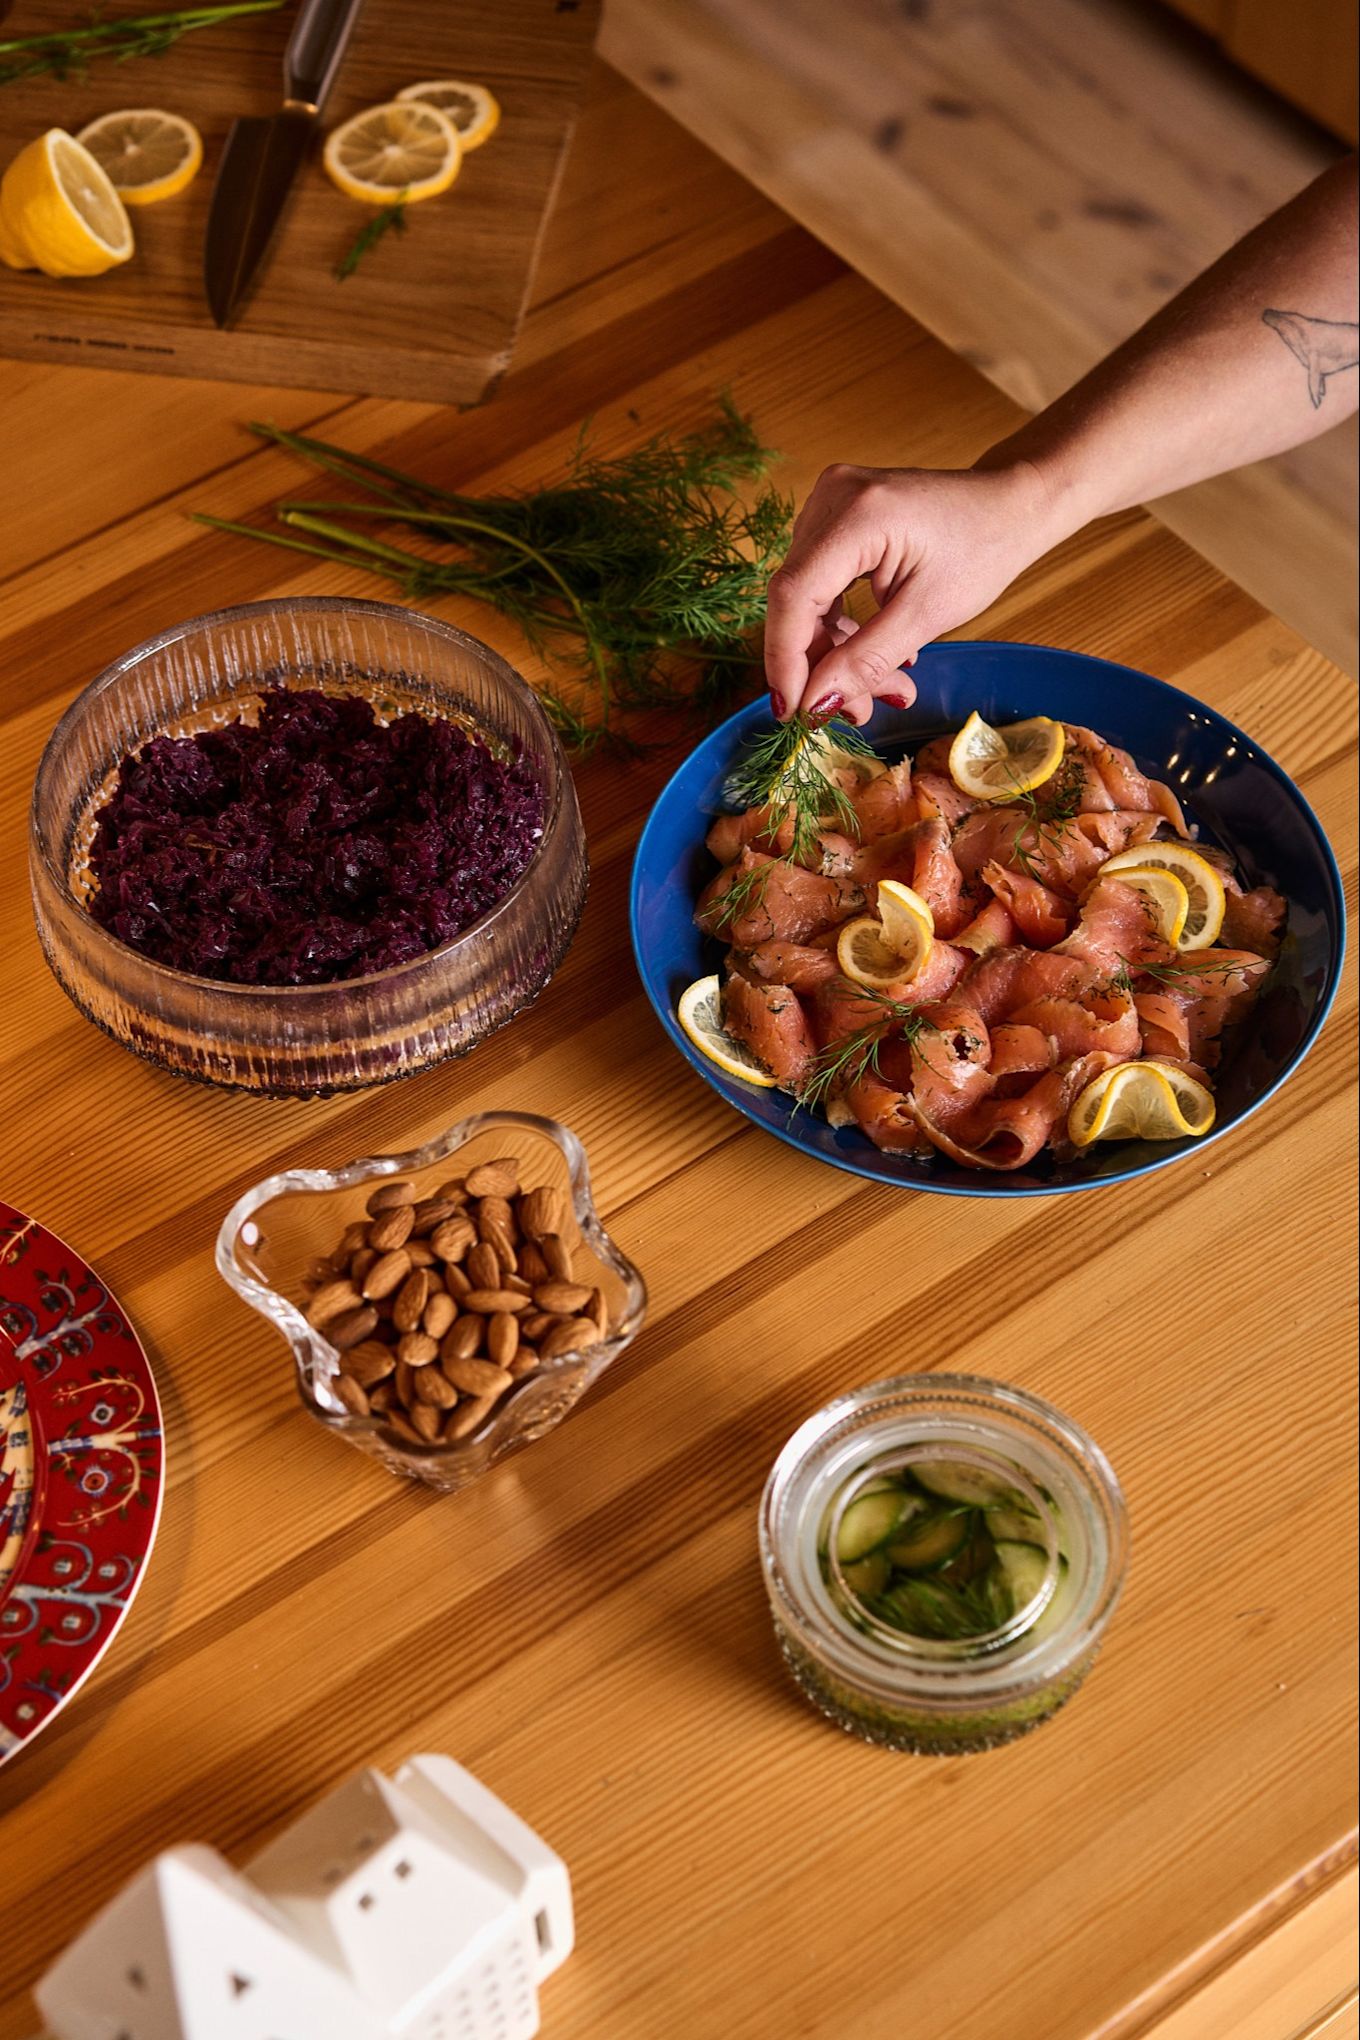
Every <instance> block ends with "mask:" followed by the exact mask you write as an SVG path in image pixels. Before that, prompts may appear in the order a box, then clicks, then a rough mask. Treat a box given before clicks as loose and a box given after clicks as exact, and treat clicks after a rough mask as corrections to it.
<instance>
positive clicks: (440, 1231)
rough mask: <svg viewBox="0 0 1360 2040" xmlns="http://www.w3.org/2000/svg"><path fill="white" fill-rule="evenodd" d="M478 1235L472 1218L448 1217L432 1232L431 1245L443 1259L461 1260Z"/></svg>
mask: <svg viewBox="0 0 1360 2040" xmlns="http://www.w3.org/2000/svg"><path fill="white" fill-rule="evenodd" d="M476 1237H477V1228H476V1226H475V1225H474V1224H473V1223H472V1220H471V1219H470V1218H466V1217H463V1216H461V1215H460V1216H459V1217H457V1218H446V1219H445V1220H444V1223H443V1225H439V1226H436V1227H435V1229H434V1231H433V1232H432V1233H431V1234H430V1245H431V1246H432V1247H433V1249H434V1251H435V1253H436V1254H438V1256H439V1258H440V1260H441V1261H461V1260H462V1258H463V1256H464V1254H465V1253H466V1252H467V1250H468V1248H469V1247H470V1246H471V1245H472V1244H473V1242H474V1241H475V1239H476Z"/></svg>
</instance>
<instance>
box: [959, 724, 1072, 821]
mask: <svg viewBox="0 0 1360 2040" xmlns="http://www.w3.org/2000/svg"><path fill="white" fill-rule="evenodd" d="M1066 744H1067V735H1066V732H1065V731H1064V729H1063V726H1062V724H1061V723H1060V722H1054V720H1053V718H1052V716H1048V715H1034V716H1030V718H1029V719H1028V721H1026V722H1018V723H1008V724H1007V725H1006V727H1005V728H1004V729H993V728H992V726H991V724H990V723H985V722H984V721H983V720H982V717H981V716H980V715H979V714H978V713H977V710H976V709H974V711H973V713H972V715H970V716H969V718H968V720H967V722H966V723H965V724H964V726H963V728H962V729H961V730H960V731H959V733H958V735H957V736H956V737H955V739H954V741H953V743H952V744H951V745H950V746H949V776H950V778H951V779H952V780H953V782H954V784H955V786H957V787H958V788H959V789H960V791H961V792H963V793H966V794H967V795H968V796H969V798H970V799H972V800H997V801H1005V800H1014V799H1015V797H1016V795H1017V794H1021V793H1032V792H1033V790H1034V788H1035V787H1036V786H1042V785H1043V783H1044V781H1045V780H1046V779H1051V778H1052V777H1053V774H1054V773H1055V772H1056V771H1057V769H1058V767H1059V765H1061V763H1062V755H1063V751H1064V749H1065V748H1066Z"/></svg>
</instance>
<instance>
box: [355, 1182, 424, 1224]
mask: <svg viewBox="0 0 1360 2040" xmlns="http://www.w3.org/2000/svg"><path fill="white" fill-rule="evenodd" d="M415 1201H416V1186H415V1184H414V1183H383V1184H382V1185H381V1186H380V1187H379V1188H378V1189H377V1190H375V1191H374V1192H373V1195H372V1196H371V1197H370V1198H369V1200H368V1202H367V1204H366V1205H365V1206H364V1210H365V1211H366V1212H367V1213H368V1215H369V1217H370V1218H376V1217H377V1216H378V1214H379V1212H381V1211H392V1210H393V1209H395V1208H396V1207H397V1206H399V1205H402V1204H414V1203H415Z"/></svg>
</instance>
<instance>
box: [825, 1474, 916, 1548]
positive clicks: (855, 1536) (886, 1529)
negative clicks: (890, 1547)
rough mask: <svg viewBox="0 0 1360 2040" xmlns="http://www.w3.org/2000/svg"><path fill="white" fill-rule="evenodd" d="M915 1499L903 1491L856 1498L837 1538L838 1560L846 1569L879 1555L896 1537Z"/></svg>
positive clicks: (892, 1489) (882, 1491) (888, 1490)
mask: <svg viewBox="0 0 1360 2040" xmlns="http://www.w3.org/2000/svg"><path fill="white" fill-rule="evenodd" d="M911 1503H912V1497H911V1496H910V1495H908V1494H906V1493H905V1492H904V1491H903V1490H902V1489H901V1488H881V1489H879V1491H878V1492H877V1493H876V1494H870V1495H856V1497H855V1499H854V1501H853V1502H851V1504H850V1506H849V1508H848V1509H847V1510H846V1512H845V1514H844V1515H843V1516H842V1517H841V1527H840V1531H839V1533H838V1535H837V1537H836V1556H837V1558H838V1559H839V1560H840V1562H841V1564H842V1565H852V1564H853V1563H854V1561H855V1560H856V1559H857V1558H866V1557H867V1556H868V1554H869V1553H870V1552H871V1551H877V1550H878V1547H879V1546H880V1545H881V1544H886V1543H887V1542H888V1540H889V1538H890V1537H891V1536H892V1535H893V1533H894V1531H895V1530H896V1529H897V1527H898V1525H899V1524H900V1523H901V1521H902V1519H903V1517H904V1516H905V1515H906V1514H907V1513H908V1512H909V1510H910V1508H911Z"/></svg>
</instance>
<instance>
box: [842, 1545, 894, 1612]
mask: <svg viewBox="0 0 1360 2040" xmlns="http://www.w3.org/2000/svg"><path fill="white" fill-rule="evenodd" d="M841 1578H842V1579H843V1580H844V1581H845V1584H846V1586H847V1587H849V1589H850V1591H851V1593H852V1594H854V1595H855V1596H856V1597H857V1598H858V1599H859V1600H861V1601H871V1600H872V1599H873V1597H874V1595H875V1594H881V1593H882V1592H883V1589H884V1588H885V1587H886V1586H887V1584H888V1581H889V1580H890V1579H891V1578H892V1561H891V1559H890V1558H889V1557H888V1554H887V1552H886V1551H871V1552H870V1553H869V1556H868V1557H867V1558H857V1559H856V1560H855V1561H854V1563H853V1564H851V1565H843V1566H842V1567H841Z"/></svg>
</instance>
